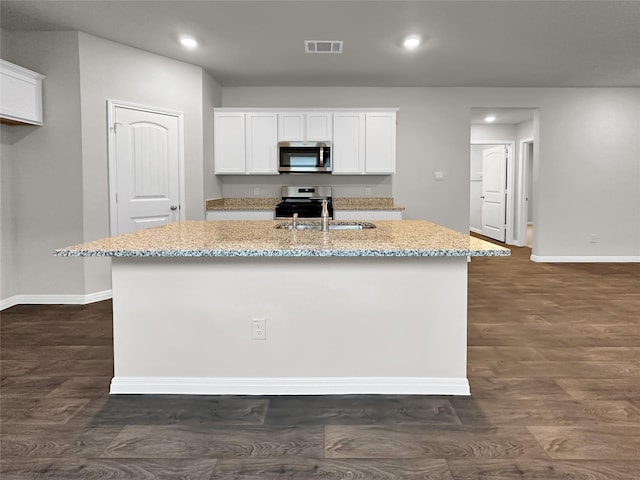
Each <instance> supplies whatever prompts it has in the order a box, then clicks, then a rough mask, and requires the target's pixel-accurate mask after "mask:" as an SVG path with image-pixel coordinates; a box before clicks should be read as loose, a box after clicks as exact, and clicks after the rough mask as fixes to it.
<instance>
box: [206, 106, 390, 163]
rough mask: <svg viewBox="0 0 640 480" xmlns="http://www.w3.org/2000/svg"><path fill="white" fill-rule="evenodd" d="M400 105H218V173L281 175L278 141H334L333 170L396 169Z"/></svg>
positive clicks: (216, 132) (216, 124) (215, 131)
mask: <svg viewBox="0 0 640 480" xmlns="http://www.w3.org/2000/svg"><path fill="white" fill-rule="evenodd" d="M396 112H397V109H396V108H386V109H384V108H381V109H353V110H352V109H347V108H336V109H332V110H330V111H313V110H311V109H308V110H307V109H282V110H275V109H273V110H272V109H259V108H257V109H251V110H249V109H246V110H245V109H241V108H216V109H214V155H215V173H216V174H217V175H244V174H255V175H277V174H278V142H279V141H285V142H286V141H291V142H295V141H311V142H320V141H331V142H332V143H331V145H332V147H331V149H332V150H331V151H332V158H333V174H334V175H391V174H393V173H395V171H396Z"/></svg>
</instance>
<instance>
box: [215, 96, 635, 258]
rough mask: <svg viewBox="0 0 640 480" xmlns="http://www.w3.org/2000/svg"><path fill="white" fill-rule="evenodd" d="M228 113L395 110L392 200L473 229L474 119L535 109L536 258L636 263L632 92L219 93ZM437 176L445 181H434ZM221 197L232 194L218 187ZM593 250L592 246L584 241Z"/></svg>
mask: <svg viewBox="0 0 640 480" xmlns="http://www.w3.org/2000/svg"><path fill="white" fill-rule="evenodd" d="M222 100H223V102H222V103H223V106H225V107H243V106H257V107H285V106H289V107H305V106H307V107H308V106H314V107H331V106H335V107H376V106H381V107H382V106H384V107H399V108H400V110H399V112H398V131H397V138H398V142H397V145H398V147H397V155H398V159H397V174H396V175H394V176H393V177H392V178H393V180H392V187H393V196H394V197H395V198H396V200H397V202H398V203H399V204H401V205H404V206H406V208H407V210H406V214H407V217H408V218H423V219H428V220H432V221H435V222H437V223H441V224H443V225H446V226H448V227H451V228H454V229H456V230H459V231H468V228H469V157H470V147H469V143H470V129H469V123H470V112H471V109H472V108H474V107H503V108H507V107H512V108H539V110H538V112H537V113H536V116H537V118H538V128H539V132H535V135H536V136H537V137H538V138H539V140H540V141H539V145H538V146H537V147H538V148H537V149H536V150H535V152H536V155H535V162H536V168H535V172H534V177H535V178H534V182H535V189H536V197H535V198H534V202H535V204H534V222H535V224H536V229H535V230H534V235H535V236H536V237H535V238H534V240H535V243H536V248H535V251H534V252H533V253H534V254H537V255H539V256H563V255H571V256H574V255H585V256H597V255H619V256H634V255H640V188H638V186H639V185H640V162H639V161H638V159H639V158H640V143H639V142H638V140H637V139H638V136H639V132H640V89H638V88H582V89H571V88H346V87H345V88H305V87H300V88H290V87H287V88H284V87H283V88H279V87H264V88H261V87H237V88H224V89H223V99H222ZM437 170H441V171H443V172H444V174H445V180H444V181H440V182H436V181H434V180H433V172H434V171H437ZM222 181H223V191H226V190H227V189H228V188H232V186H233V188H235V185H234V184H233V182H234V179H233V178H229V179H226V178H223V180H222ZM591 233H596V234H597V235H598V238H599V241H598V243H590V240H589V238H590V234H591Z"/></svg>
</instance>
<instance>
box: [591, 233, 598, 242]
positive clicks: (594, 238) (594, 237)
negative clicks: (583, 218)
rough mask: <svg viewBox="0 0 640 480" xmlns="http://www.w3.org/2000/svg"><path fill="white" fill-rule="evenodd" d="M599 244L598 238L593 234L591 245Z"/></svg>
mask: <svg viewBox="0 0 640 480" xmlns="http://www.w3.org/2000/svg"><path fill="white" fill-rule="evenodd" d="M597 242H598V236H597V235H596V234H595V233H592V234H591V243H597Z"/></svg>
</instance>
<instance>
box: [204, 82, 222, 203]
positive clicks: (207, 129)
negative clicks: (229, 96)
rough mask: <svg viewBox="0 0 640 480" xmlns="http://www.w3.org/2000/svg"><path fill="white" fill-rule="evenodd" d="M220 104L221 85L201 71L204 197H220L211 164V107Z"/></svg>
mask: <svg viewBox="0 0 640 480" xmlns="http://www.w3.org/2000/svg"><path fill="white" fill-rule="evenodd" d="M221 104H222V87H220V85H219V84H218V82H216V81H215V80H214V79H213V78H212V77H211V75H209V74H208V73H207V72H205V71H204V70H203V71H202V106H203V111H202V124H203V138H202V142H203V155H204V157H203V176H202V189H203V192H204V194H203V196H204V198H205V199H209V198H220V197H222V185H221V183H220V180H219V179H218V178H216V177H215V175H214V164H213V109H212V108H210V107H212V106H213V107H219V106H220V105H221Z"/></svg>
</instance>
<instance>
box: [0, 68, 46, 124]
mask: <svg viewBox="0 0 640 480" xmlns="http://www.w3.org/2000/svg"><path fill="white" fill-rule="evenodd" d="M0 74H1V77H2V78H1V79H0V120H1V121H2V122H3V123H12V124H20V123H26V124H31V125H42V80H43V79H44V78H45V77H44V75H40V74H39V73H36V72H32V71H31V70H27V69H26V68H22V67H19V66H18V65H14V64H13V63H9V62H6V61H4V60H0Z"/></svg>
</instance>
